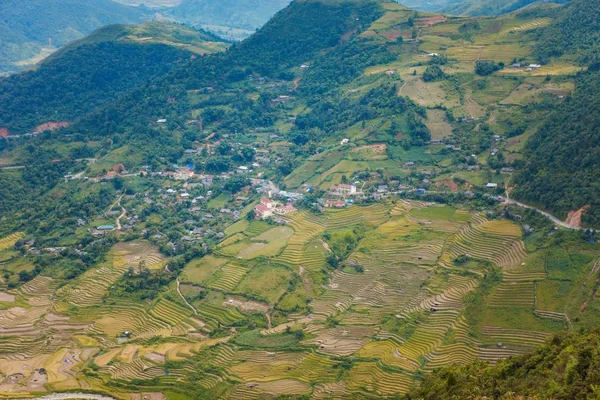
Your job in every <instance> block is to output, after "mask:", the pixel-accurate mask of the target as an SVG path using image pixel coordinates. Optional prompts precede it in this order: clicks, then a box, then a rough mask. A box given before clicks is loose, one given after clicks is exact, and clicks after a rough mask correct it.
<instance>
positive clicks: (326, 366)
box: [0, 199, 600, 399]
mask: <svg viewBox="0 0 600 400" xmlns="http://www.w3.org/2000/svg"><path fill="white" fill-rule="evenodd" d="M283 218H285V219H286V220H287V221H288V223H287V224H285V225H284V226H273V225H270V224H268V223H265V222H262V221H252V222H250V223H244V224H240V223H237V225H240V226H238V227H235V226H232V229H231V230H230V235H229V236H228V237H226V238H224V239H223V240H222V241H221V243H220V245H219V246H218V248H217V250H216V251H215V252H214V254H212V255H207V256H205V257H202V258H199V259H194V260H192V261H191V262H190V263H188V264H187V265H186V266H185V268H184V269H183V271H182V272H181V274H180V277H179V278H178V280H177V281H176V282H172V283H171V284H170V285H169V286H168V290H166V291H164V292H162V293H161V295H160V296H158V297H157V298H156V299H154V300H152V301H141V300H132V299H131V298H127V297H124V296H123V294H122V293H119V292H117V291H115V290H114V289H115V287H116V286H118V285H117V283H118V281H119V279H121V277H122V276H123V274H126V273H127V270H128V268H137V266H139V265H140V263H145V265H146V266H147V267H148V268H150V269H161V268H164V267H165V265H166V262H167V261H168V260H167V259H166V258H165V257H164V256H162V255H160V253H159V252H158V251H156V249H154V248H153V247H152V246H150V245H149V244H148V243H145V242H143V241H134V242H125V243H119V244H117V245H115V246H114V247H113V249H112V250H111V253H110V257H109V258H108V261H106V262H104V263H103V264H102V265H98V266H97V267H96V268H93V269H91V270H88V271H86V272H85V273H84V274H83V275H81V276H79V277H78V278H76V279H75V280H73V281H70V282H67V283H64V282H59V281H57V280H54V279H51V278H49V277H44V276H38V277H37V278H35V279H34V280H32V281H30V282H28V283H26V284H25V285H23V286H22V287H20V288H19V289H17V290H7V291H6V292H2V293H0V307H1V311H0V316H1V318H0V343H1V352H0V365H2V373H3V374H4V375H5V378H4V382H3V383H2V385H0V388H2V389H3V390H4V393H3V396H4V397H7V396H8V397H9V398H10V397H11V394H10V392H7V391H6V389H5V388H10V389H11V390H15V389H16V388H18V389H19V390H20V392H21V394H20V395H25V394H26V393H35V392H37V391H42V389H43V386H44V385H45V387H47V388H49V389H51V390H54V391H59V390H60V391H64V390H75V389H80V390H84V389H85V390H90V389H91V390H96V391H100V392H105V393H111V395H112V396H115V397H117V398H121V397H122V398H128V397H127V393H128V392H129V391H131V390H135V391H139V390H140V389H141V390H145V389H144V388H147V391H148V392H156V391H162V392H164V393H166V394H167V396H168V397H169V398H176V399H179V398H201V397H202V398H215V397H222V398H261V397H265V396H267V397H269V396H279V395H291V396H304V395H307V396H310V397H311V398H315V399H319V398H353V397H359V398H363V397H375V398H377V397H386V396H394V395H397V394H402V393H406V392H408V391H409V390H410V389H411V387H413V385H414V384H415V382H418V381H419V380H420V379H422V377H423V375H424V374H427V373H428V372H429V371H431V370H433V369H435V368H438V367H442V366H449V365H452V364H466V363H470V362H472V361H474V360H477V359H480V360H486V361H489V362H490V363H492V364H493V363H495V362H497V361H498V360H500V359H503V358H506V357H508V356H512V355H517V354H522V353H526V352H529V351H531V350H533V349H534V348H536V347H537V346H539V345H540V344H542V343H544V342H545V340H546V339H547V338H548V337H549V336H551V335H553V334H555V333H559V332H562V331H565V330H568V329H574V328H577V327H585V326H593V325H594V324H597V323H598V322H599V321H598V319H599V317H598V315H600V314H598V313H597V307H598V305H599V304H598V300H597V298H596V297H595V290H596V289H597V280H596V279H595V278H594V277H595V276H597V274H598V267H599V265H600V264H599V261H598V260H600V258H599V257H600V251H599V250H598V249H597V247H595V246H594V245H592V244H589V243H585V242H584V243H583V244H582V243H579V242H574V241H568V240H567V241H563V242H562V244H560V245H553V246H540V245H539V241H538V240H536V239H534V238H533V237H529V238H528V239H524V238H523V234H522V228H521V226H520V225H518V224H517V223H515V222H513V221H510V220H507V219H503V218H498V217H495V218H492V219H490V218H489V217H488V216H486V215H485V214H483V213H480V212H469V211H465V210H460V209H455V208H452V207H450V206H444V205H439V204H435V203H427V202H422V201H408V200H401V199H391V200H388V201H384V202H380V203H377V204H373V205H370V206H352V207H349V208H346V209H342V210H332V209H327V210H326V211H325V212H323V213H322V214H318V215H317V214H312V213H310V212H308V211H300V212H295V213H291V214H288V215H286V216H285V217H283ZM18 238H19V234H14V235H11V236H9V237H6V238H3V239H2V240H1V241H0V243H3V247H2V248H3V249H4V250H3V252H7V251H10V250H8V249H9V247H8V245H6V244H10V242H13V243H14V241H15V240H17V239H18ZM342 244H343V245H342ZM344 246H346V247H344ZM340 248H343V249H344V251H346V252H347V254H348V256H347V259H345V260H344V261H343V265H342V266H340V267H338V268H337V269H335V270H329V268H328V267H327V264H328V259H329V258H330V257H331V256H332V254H333V252H336V251H339V250H338V249H340ZM15 267H18V266H15ZM557 292H558V293H561V296H555V294H556V293H557ZM17 370H20V371H26V372H25V374H22V375H21V376H18V377H17V380H18V382H19V383H18V385H14V384H11V382H10V380H11V379H15V378H13V376H15V375H13V374H12V373H11V371H17ZM39 371H44V373H43V374H40V372H39ZM183 388H189V389H186V390H185V391H183ZM188 390H189V391H188ZM190 393H193V395H190Z"/></svg>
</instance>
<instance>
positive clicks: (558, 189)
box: [514, 72, 600, 226]
mask: <svg viewBox="0 0 600 400" xmlns="http://www.w3.org/2000/svg"><path fill="white" fill-rule="evenodd" d="M599 91H600V72H593V73H585V74H582V75H581V76H580V77H579V78H578V86H577V90H576V94H575V95H574V96H573V98H570V99H567V100H566V101H565V102H564V104H562V105H561V106H560V107H559V108H558V109H557V110H556V111H555V112H553V113H552V114H550V115H549V117H548V119H547V120H546V121H545V122H544V124H543V125H542V127H541V128H540V129H539V131H538V132H537V133H536V134H535V135H534V136H533V137H532V138H531V139H530V141H529V142H528V144H527V147H526V157H525V159H524V165H523V168H522V169H521V170H520V171H519V172H518V174H517V175H516V177H515V183H516V184H517V187H516V189H515V192H514V194H515V196H517V197H519V198H522V199H524V200H526V201H529V202H531V203H534V204H538V205H540V206H542V207H544V208H547V209H549V210H552V211H554V212H556V213H558V214H559V215H560V217H565V216H566V214H567V213H568V212H569V211H570V210H576V209H579V208H581V207H583V206H586V205H590V206H591V207H590V209H589V210H588V212H587V213H586V214H585V216H584V219H583V221H584V222H585V223H588V224H592V225H594V226H596V225H598V224H599V223H600V202H599V199H600V185H599V182H598V171H599V170H600V116H599V115H598V110H599V109H600V97H598V93H599Z"/></svg>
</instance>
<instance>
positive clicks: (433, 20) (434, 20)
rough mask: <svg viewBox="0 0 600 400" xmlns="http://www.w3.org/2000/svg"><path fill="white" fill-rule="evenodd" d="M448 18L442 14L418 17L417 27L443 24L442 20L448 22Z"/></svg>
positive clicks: (416, 20)
mask: <svg viewBox="0 0 600 400" xmlns="http://www.w3.org/2000/svg"><path fill="white" fill-rule="evenodd" d="M447 20H448V19H447V18H446V17H444V16H442V15H436V16H434V17H426V18H416V19H415V26H416V27H417V28H423V27H427V26H433V25H437V24H441V23H442V22H446V21H447Z"/></svg>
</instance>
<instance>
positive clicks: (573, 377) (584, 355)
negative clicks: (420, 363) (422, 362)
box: [411, 331, 600, 400]
mask: <svg viewBox="0 0 600 400" xmlns="http://www.w3.org/2000/svg"><path fill="white" fill-rule="evenodd" d="M598 349H600V331H594V332H590V333H581V334H572V335H568V336H567V335H562V336H557V337H555V338H554V339H552V340H551V341H550V342H549V343H548V344H546V345H544V346H542V347H541V348H540V349H539V350H537V351H536V352H534V353H532V354H529V355H526V356H521V357H516V358H513V359H510V360H506V361H503V362H500V363H499V364H498V365H495V366H490V365H488V364H484V363H475V364H470V365H467V366H465V367H448V368H444V369H442V370H440V371H436V372H434V373H433V374H432V375H429V376H426V377H425V379H424V381H423V383H422V385H421V386H420V388H419V389H417V390H415V391H414V392H413V393H411V398H413V399H431V400H433V399H436V400H438V399H439V400H447V399H448V400H449V399H470V398H477V399H480V398H494V399H497V398H502V399H522V398H528V399H540V400H541V399H557V400H562V399H596V398H598V389H597V388H598V385H600V372H599V371H600V353H599V352H598Z"/></svg>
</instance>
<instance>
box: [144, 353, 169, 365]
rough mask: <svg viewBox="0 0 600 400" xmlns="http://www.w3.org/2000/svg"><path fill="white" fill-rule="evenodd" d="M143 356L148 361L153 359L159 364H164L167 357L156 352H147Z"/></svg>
mask: <svg viewBox="0 0 600 400" xmlns="http://www.w3.org/2000/svg"><path fill="white" fill-rule="evenodd" d="M144 358H147V359H148V360H150V361H154V362H157V363H160V364H164V363H165V361H166V360H167V358H166V357H165V355H164V354H158V353H148V354H146V355H144Z"/></svg>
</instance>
